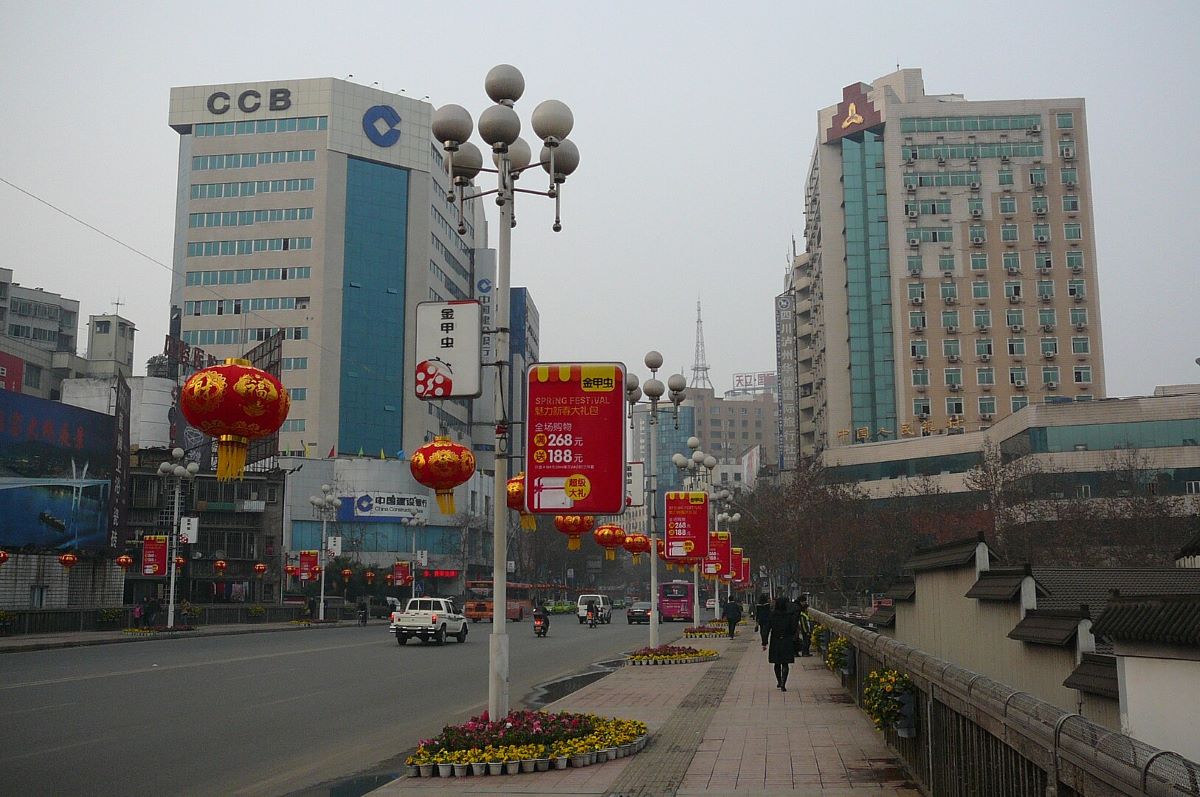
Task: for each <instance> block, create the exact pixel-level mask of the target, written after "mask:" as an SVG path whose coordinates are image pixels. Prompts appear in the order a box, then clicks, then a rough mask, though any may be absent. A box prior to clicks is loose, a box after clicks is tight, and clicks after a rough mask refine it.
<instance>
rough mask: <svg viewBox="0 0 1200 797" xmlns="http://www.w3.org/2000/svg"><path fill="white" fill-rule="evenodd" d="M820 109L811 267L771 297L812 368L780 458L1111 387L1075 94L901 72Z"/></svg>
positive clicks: (989, 419) (803, 375)
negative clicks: (975, 97)
mask: <svg viewBox="0 0 1200 797" xmlns="http://www.w3.org/2000/svg"><path fill="white" fill-rule="evenodd" d="M817 116H818V133H817V143H816V147H815V150H814V153H813V157H812V163H811V166H810V169H809V174H808V180H807V184H806V188H805V197H806V212H807V223H806V228H805V241H806V250H807V252H806V255H807V262H804V261H802V260H800V259H798V260H797V261H796V266H795V268H794V269H793V273H792V275H791V276H790V278H789V285H788V286H787V291H785V293H784V294H783V295H781V296H780V297H777V299H776V311H777V320H778V323H779V324H780V325H781V327H782V325H783V324H784V323H785V322H787V323H788V324H789V325H790V326H789V328H790V329H791V330H792V333H791V334H793V335H794V339H793V340H791V341H789V343H788V347H790V349H791V350H793V351H794V352H795V356H796V358H797V360H796V362H797V363H806V362H807V360H805V359H803V358H804V357H806V356H808V352H804V353H802V351H803V350H804V349H806V348H807V349H810V350H811V363H812V368H811V376H812V378H811V391H812V399H811V401H812V415H811V427H809V426H806V424H807V423H808V420H807V419H806V418H805V417H803V412H802V411H801V410H800V409H799V407H800V404H801V403H802V400H807V398H808V397H807V396H804V397H803V399H802V396H801V391H802V390H803V388H804V387H805V386H806V385H808V384H809V382H808V381H807V379H808V377H807V375H808V374H809V371H808V370H807V368H801V367H799V365H797V366H795V367H794V370H795V371H796V374H795V375H796V387H794V388H792V394H791V396H790V397H787V398H786V399H785V401H790V402H793V403H795V404H796V405H797V410H796V411H795V413H794V414H795V416H796V417H795V418H789V414H788V411H785V412H784V414H783V426H784V434H785V435H786V434H787V433H788V431H787V425H788V424H789V423H795V424H796V432H795V433H794V434H795V440H796V443H795V446H796V449H795V452H794V454H793V453H788V452H785V455H784V459H785V461H787V460H788V459H789V457H791V456H794V455H805V454H811V453H814V452H816V451H820V450H822V449H825V448H828V447H832V446H839V445H851V444H854V443H858V442H866V441H875V440H886V439H894V438H900V437H912V436H921V435H929V434H935V433H943V432H950V433H953V432H955V431H959V430H963V429H978V428H982V427H987V426H988V425H989V424H991V423H993V422H994V421H995V420H997V419H999V418H1001V417H1003V416H1005V415H1008V414H1010V413H1013V412H1016V411H1018V410H1020V409H1021V408H1022V407H1024V406H1026V405H1027V404H1030V403H1033V402H1058V401H1087V400H1091V399H1094V398H1102V397H1104V392H1105V391H1104V366H1103V350H1102V345H1101V336H1100V315H1099V301H1098V299H1099V297H1098V291H1097V279H1096V274H1097V271H1096V247H1095V231H1094V225H1093V215H1092V207H1091V178H1090V173H1089V169H1088V142H1087V118H1086V113H1085V108H1084V101H1083V100H1082V99H1040V100H998V101H968V100H966V99H964V98H963V97H962V96H961V95H956V94H952V95H928V94H926V93H925V89H924V84H923V80H922V77H921V71H920V70H919V69H903V70H900V71H898V72H894V73H892V74H890V75H887V76H884V77H882V78H879V79H878V80H876V81H875V82H874V84H871V85H868V84H864V83H855V84H852V85H850V86H848V87H846V88H845V89H844V90H843V97H842V101H841V102H839V103H837V104H836V105H831V106H829V107H828V108H825V109H823V110H821V111H820V112H819V113H818V115H817ZM806 291H807V294H806V293H805V292H806ZM806 297H807V298H806ZM809 300H811V305H808V309H809V312H810V313H811V315H810V316H801V315H797V314H796V310H797V309H798V308H799V307H800V306H801V305H802V304H803V303H805V302H807V301H809ZM781 301H782V302H783V306H782V307H781V305H780V302H781ZM790 356H791V355H789V357H790ZM789 363H790V360H789ZM789 367H793V366H791V365H789ZM787 379H788V375H787V374H784V375H782V376H781V382H785V381H786V380H787ZM802 429H803V430H810V431H811V437H808V436H806V435H805V432H803V431H801V430H802Z"/></svg>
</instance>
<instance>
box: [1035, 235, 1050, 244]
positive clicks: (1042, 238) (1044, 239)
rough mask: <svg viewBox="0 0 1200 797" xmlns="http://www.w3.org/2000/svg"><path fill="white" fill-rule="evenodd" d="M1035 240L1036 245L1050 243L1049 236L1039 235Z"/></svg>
mask: <svg viewBox="0 0 1200 797" xmlns="http://www.w3.org/2000/svg"><path fill="white" fill-rule="evenodd" d="M1036 240H1037V242H1038V243H1040V244H1044V243H1049V242H1050V236H1048V235H1039V236H1038V237H1037V239H1036Z"/></svg>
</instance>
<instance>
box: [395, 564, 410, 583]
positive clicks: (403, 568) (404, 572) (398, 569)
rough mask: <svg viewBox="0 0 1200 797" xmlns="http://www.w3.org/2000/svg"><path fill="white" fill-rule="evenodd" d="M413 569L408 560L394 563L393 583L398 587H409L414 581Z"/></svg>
mask: <svg viewBox="0 0 1200 797" xmlns="http://www.w3.org/2000/svg"><path fill="white" fill-rule="evenodd" d="M412 580H413V579H412V569H411V567H409V564H408V562H396V564H394V565H392V583H393V584H395V585H396V586H397V587H407V586H408V585H409V584H411V583H412Z"/></svg>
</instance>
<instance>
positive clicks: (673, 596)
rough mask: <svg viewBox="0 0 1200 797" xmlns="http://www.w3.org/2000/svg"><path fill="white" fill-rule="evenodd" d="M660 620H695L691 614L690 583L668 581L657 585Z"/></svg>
mask: <svg viewBox="0 0 1200 797" xmlns="http://www.w3.org/2000/svg"><path fill="white" fill-rule="evenodd" d="M658 612H659V620H660V622H670V621H672V620H684V621H686V622H689V623H691V622H695V618H694V617H693V616H692V584H691V582H689V581H668V582H666V583H663V584H659V585H658Z"/></svg>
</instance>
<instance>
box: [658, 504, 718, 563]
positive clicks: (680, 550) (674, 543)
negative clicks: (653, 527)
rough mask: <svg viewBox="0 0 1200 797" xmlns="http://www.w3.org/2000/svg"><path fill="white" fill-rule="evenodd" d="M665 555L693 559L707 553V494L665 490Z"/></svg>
mask: <svg viewBox="0 0 1200 797" xmlns="http://www.w3.org/2000/svg"><path fill="white" fill-rule="evenodd" d="M666 513H667V522H666V539H667V557H668V558H670V559H684V558H688V559H695V558H703V557H705V556H707V555H708V527H709V522H708V493H704V492H699V491H693V492H668V493H667V496H666Z"/></svg>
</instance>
